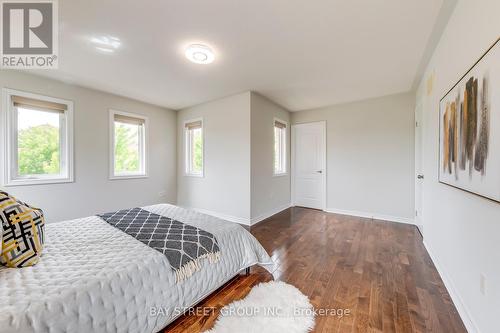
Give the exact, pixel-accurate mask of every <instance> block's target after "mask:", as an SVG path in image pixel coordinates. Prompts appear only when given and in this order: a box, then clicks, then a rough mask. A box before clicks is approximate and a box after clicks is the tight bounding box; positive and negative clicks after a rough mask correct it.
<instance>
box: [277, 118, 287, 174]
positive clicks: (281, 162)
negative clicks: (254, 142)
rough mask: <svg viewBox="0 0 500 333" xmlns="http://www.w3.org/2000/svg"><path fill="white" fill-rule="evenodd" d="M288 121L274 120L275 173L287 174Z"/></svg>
mask: <svg viewBox="0 0 500 333" xmlns="http://www.w3.org/2000/svg"><path fill="white" fill-rule="evenodd" d="M286 127H287V125H286V122H284V121H281V120H277V119H275V120H274V174H275V175H284V174H286V166H287V163H286Z"/></svg>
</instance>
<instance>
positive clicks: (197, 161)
mask: <svg viewBox="0 0 500 333" xmlns="http://www.w3.org/2000/svg"><path fill="white" fill-rule="evenodd" d="M202 137H203V136H202V130H201V128H199V129H196V130H194V132H193V171H195V172H201V171H202V170H203V140H202Z"/></svg>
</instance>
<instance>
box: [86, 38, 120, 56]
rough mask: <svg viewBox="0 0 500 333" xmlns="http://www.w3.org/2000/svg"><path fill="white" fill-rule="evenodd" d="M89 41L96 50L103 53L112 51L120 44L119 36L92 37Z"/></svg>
mask: <svg viewBox="0 0 500 333" xmlns="http://www.w3.org/2000/svg"><path fill="white" fill-rule="evenodd" d="M90 42H91V43H92V44H94V46H95V48H96V50H98V51H101V52H103V53H113V52H115V51H116V50H117V49H118V48H119V47H120V46H121V45H122V42H121V41H120V38H117V37H113V36H96V37H92V38H90Z"/></svg>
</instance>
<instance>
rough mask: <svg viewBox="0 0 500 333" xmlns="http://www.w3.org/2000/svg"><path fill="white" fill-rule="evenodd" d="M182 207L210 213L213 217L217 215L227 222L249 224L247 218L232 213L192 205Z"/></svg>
mask: <svg viewBox="0 0 500 333" xmlns="http://www.w3.org/2000/svg"><path fill="white" fill-rule="evenodd" d="M184 208H187V209H192V210H195V211H197V212H200V213H202V214H206V215H211V216H214V217H217V218H219V219H222V220H226V221H229V222H234V223H239V224H244V225H248V226H249V225H250V219H249V218H245V217H238V216H233V215H229V214H224V213H218V212H214V211H211V210H207V209H203V208H193V207H184Z"/></svg>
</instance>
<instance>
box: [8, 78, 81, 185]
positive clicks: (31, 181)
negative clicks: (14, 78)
mask: <svg viewBox="0 0 500 333" xmlns="http://www.w3.org/2000/svg"><path fill="white" fill-rule="evenodd" d="M12 96H19V97H26V98H30V99H36V100H40V101H46V102H52V103H58V104H64V105H66V108H67V109H66V111H65V112H64V114H65V121H61V123H60V125H61V127H60V133H61V134H62V135H61V137H60V141H61V171H62V172H63V173H62V177H61V176H55V177H54V176H45V177H40V178H24V179H23V178H18V177H17V171H15V170H14V167H15V168H16V169H17V162H18V161H17V160H16V161H15V162H13V158H14V155H13V154H14V152H13V144H16V146H17V127H15V126H14V125H15V122H17V113H16V112H15V110H14V104H13V101H12ZM2 101H3V109H4V110H6V112H2V123H3V125H4V126H3V128H4V142H5V143H4V145H3V146H4V147H3V148H4V172H3V173H4V175H3V176H4V177H3V186H6V187H7V186H24V185H41V184H59V183H72V182H74V180H75V179H74V145H73V141H74V138H73V101H70V100H65V99H61V98H56V97H50V96H45V95H39V94H35V93H30V92H26V91H21V90H15V89H9V88H3V89H2ZM16 155H17V154H16Z"/></svg>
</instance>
